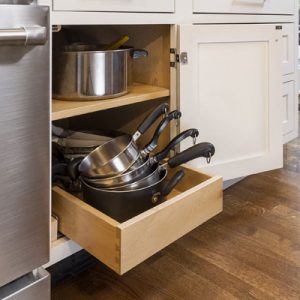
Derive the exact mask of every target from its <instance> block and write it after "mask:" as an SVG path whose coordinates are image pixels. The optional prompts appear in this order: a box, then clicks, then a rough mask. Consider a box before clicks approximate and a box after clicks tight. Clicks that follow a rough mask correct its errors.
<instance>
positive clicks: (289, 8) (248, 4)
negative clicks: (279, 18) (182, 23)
mask: <svg viewBox="0 0 300 300" xmlns="http://www.w3.org/2000/svg"><path fill="white" fill-rule="evenodd" d="M193 11H194V12H195V13H241V14H244V13H246V14H280V15H283V14H294V13H295V1H294V0H193Z"/></svg>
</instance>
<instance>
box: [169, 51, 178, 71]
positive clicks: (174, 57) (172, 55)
mask: <svg viewBox="0 0 300 300" xmlns="http://www.w3.org/2000/svg"><path fill="white" fill-rule="evenodd" d="M177 56H178V55H177V49H176V48H170V67H171V68H176V63H177Z"/></svg>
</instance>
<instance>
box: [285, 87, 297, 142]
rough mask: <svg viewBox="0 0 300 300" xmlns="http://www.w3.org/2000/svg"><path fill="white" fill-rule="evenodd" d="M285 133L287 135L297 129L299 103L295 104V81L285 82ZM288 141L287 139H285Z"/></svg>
mask: <svg viewBox="0 0 300 300" xmlns="http://www.w3.org/2000/svg"><path fill="white" fill-rule="evenodd" d="M282 101H283V103H282V104H283V135H284V136H287V135H289V134H291V133H293V131H295V119H296V117H297V116H296V114H297V103H296V105H295V82H294V81H288V82H285V83H284V84H283V95H282ZM285 142H286V141H285Z"/></svg>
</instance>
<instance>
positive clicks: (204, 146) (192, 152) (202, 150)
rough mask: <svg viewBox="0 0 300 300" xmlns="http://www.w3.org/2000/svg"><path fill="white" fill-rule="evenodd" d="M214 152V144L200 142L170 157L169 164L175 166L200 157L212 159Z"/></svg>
mask: <svg viewBox="0 0 300 300" xmlns="http://www.w3.org/2000/svg"><path fill="white" fill-rule="evenodd" d="M214 154H215V147H214V145H213V144H211V143H206V142H204V143H199V144H197V145H195V146H193V147H190V148H188V149H186V150H185V151H183V152H181V153H178V154H177V155H175V156H174V157H172V158H170V159H169V161H168V165H169V166H170V167H171V168H175V167H177V166H180V165H181V164H184V163H186V162H188V161H191V160H193V159H195V158H198V157H206V158H207V159H210V158H211V157H212V156H213V155H214Z"/></svg>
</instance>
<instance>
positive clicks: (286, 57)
mask: <svg viewBox="0 0 300 300" xmlns="http://www.w3.org/2000/svg"><path fill="white" fill-rule="evenodd" d="M294 28H295V27H294V24H283V25H282V45H283V51H282V55H283V56H282V66H283V75H287V74H292V73H294V72H295V47H294V40H295V34H294Z"/></svg>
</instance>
